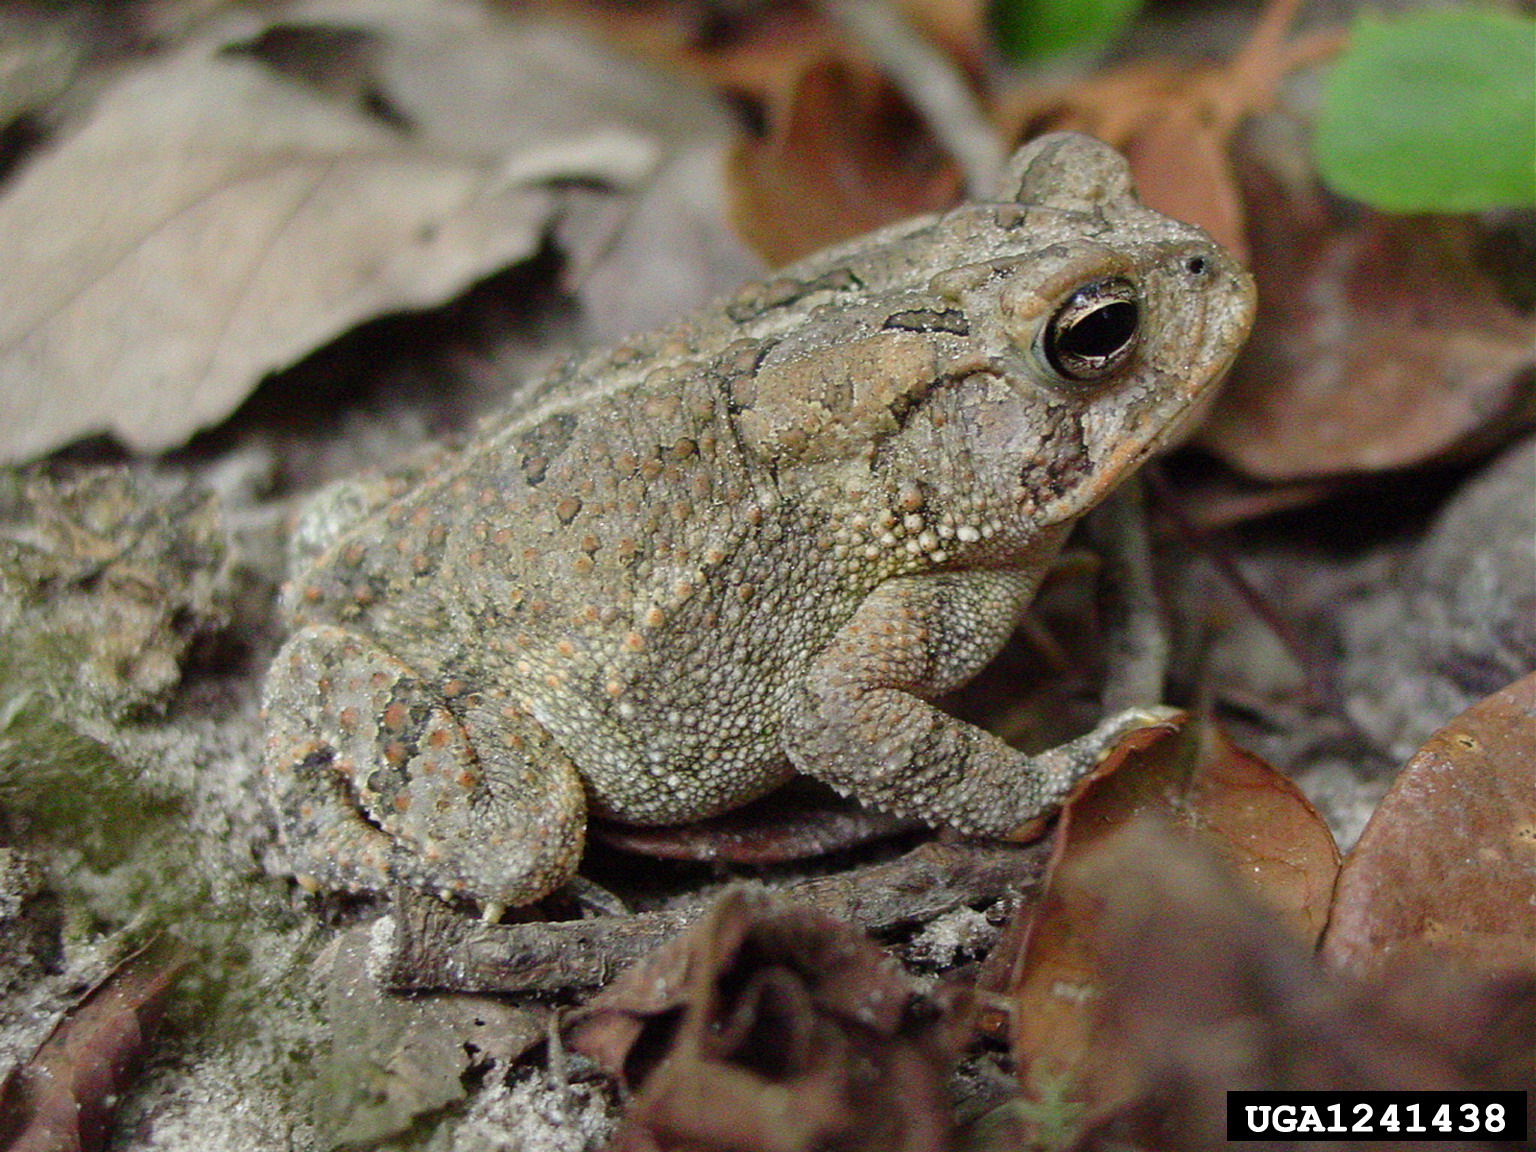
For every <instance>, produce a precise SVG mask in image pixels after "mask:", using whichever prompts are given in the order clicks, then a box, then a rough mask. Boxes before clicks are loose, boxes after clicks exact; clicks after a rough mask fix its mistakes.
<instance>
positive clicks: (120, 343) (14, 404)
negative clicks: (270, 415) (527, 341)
mask: <svg viewBox="0 0 1536 1152" xmlns="http://www.w3.org/2000/svg"><path fill="white" fill-rule="evenodd" d="M548 195H549V194H548V193H546V192H543V191H533V190H528V189H509V188H505V187H499V186H498V182H497V176H496V174H495V173H494V172H493V171H491V170H490V169H489V168H488V167H487V166H482V165H476V164H472V163H467V162H464V161H462V160H458V159H452V158H442V157H437V156H432V155H425V154H422V153H421V152H419V151H417V150H415V149H413V148H411V147H410V146H409V145H407V144H405V143H403V142H402V140H401V139H400V138H398V137H397V136H396V135H395V134H394V133H392V132H391V131H390V130H389V129H387V128H386V127H384V126H383V125H382V124H379V123H370V122H368V121H367V120H365V119H364V118H363V117H362V116H360V115H356V114H353V113H351V112H348V111H346V110H343V109H340V108H335V107H331V106H329V105H327V104H326V103H324V102H323V101H321V100H320V99H318V98H316V97H313V96H311V95H309V94H308V93H306V92H305V91H304V90H303V89H301V88H300V87H298V86H297V85H294V84H290V83H287V82H284V81H282V80H279V79H277V78H275V77H274V76H273V75H272V74H270V73H269V72H267V71H266V70H265V69H263V67H262V66H261V65H259V64H257V63H255V62H253V61H251V60H245V59H239V58H231V57H223V56H220V55H218V54H217V53H216V52H215V51H214V49H213V48H211V47H209V46H203V47H199V48H196V49H192V50H189V51H187V52H184V53H182V54H181V55H178V56H175V57H172V58H169V59H166V60H162V61H159V62H157V63H154V64H151V65H148V66H146V67H144V68H142V69H140V70H138V71H136V72H134V73H132V74H130V75H129V76H127V77H126V78H125V79H124V80H123V81H122V82H121V83H120V84H119V85H118V86H117V87H116V88H114V89H113V90H112V91H110V92H109V93H107V94H106V95H105V96H104V97H103V98H102V100H101V102H100V103H99V104H98V105H97V107H96V108H95V110H94V112H93V115H92V117H91V119H90V122H89V123H87V124H86V125H85V127H83V128H82V129H81V130H80V131H79V132H78V133H76V134H75V135H74V136H72V137H69V138H68V139H66V140H65V141H64V142H63V143H62V144H61V145H60V146H59V147H57V148H55V149H54V150H52V151H51V152H48V153H46V154H44V155H42V156H40V157H39V158H38V159H37V160H36V161H34V162H33V163H32V164H31V165H30V166H29V167H28V168H27V169H26V170H25V171H24V172H23V173H22V174H21V176H20V177H19V178H18V179H17V180H16V181H15V182H14V183H13V184H12V185H11V186H10V187H9V188H8V189H7V190H6V192H5V194H4V195H3V196H0V263H3V264H4V265H5V268H6V275H5V276H4V277H3V278H0V428H3V429H4V434H3V438H0V458H3V459H9V460H16V459H22V458H27V457H31V456H35V455H37V454H39V453H42V452H46V451H48V450H49V449H51V448H54V447H57V446H58V445H60V444H63V443H66V442H67V441H69V440H72V439H75V438H77V437H80V436H84V435H87V434H90V433H94V432H99V431H111V432H113V433H115V434H116V435H117V436H119V437H120V438H121V439H122V440H123V441H124V442H125V443H126V444H127V445H129V446H130V447H132V448H134V449H138V450H142V451H153V450H157V449H163V448H166V447H170V446H172V445H174V444H177V443H179V442H181V441H182V440H185V439H186V438H187V437H188V436H189V435H191V433H192V432H194V431H196V430H197V429H198V428H201V427H203V426H206V425H208V424H210V423H213V422H215V421H217V420H220V419H222V418H223V417H224V416H225V415H227V414H228V413H229V412H230V411H231V410H232V409H233V408H234V407H235V405H236V404H238V403H239V402H240V400H241V399H242V398H243V397H244V396H245V394H246V393H247V392H248V391H249V390H250V388H252V387H253V386H254V384H255V382H256V381H257V380H259V379H260V378H261V376H262V375H263V374H264V373H266V372H269V371H271V370H273V369H276V368H280V367H283V366H285V365H287V364H290V363H292V362H293V361H295V360H296V359H298V358H299V357H301V356H303V355H304V354H305V353H307V352H309V351H310V350H312V349H313V348H315V347H316V346H317V345H319V344H321V343H323V342H325V341H327V340H329V339H331V338H333V337H334V336H336V335H337V334H338V333H340V332H341V331H343V330H345V329H346V328H348V327H349V326H351V325H353V324H355V323H357V322H358V321H359V320H361V319H364V318H366V317H369V316H374V315H377V314H379V313H381V312H385V311H390V310H394V309H401V308H411V307H421V306H425V305H429V304H435V303H439V302H441V301H443V300H444V299H446V298H448V297H449V296H450V295H452V294H453V293H454V292H456V291H458V290H460V289H461V288H462V287H463V286H464V285H465V284H467V283H468V282H470V281H472V280H474V279H475V278H477V277H479V276H482V275H485V274H486V273H488V272H490V271H492V270H493V269H496V268H499V267H502V266H504V265H506V264H507V263H509V262H511V261H514V260H516V259H519V258H521V257H523V256H526V255H527V254H529V253H530V252H532V251H533V250H534V248H535V247H536V246H537V244H538V238H539V235H540V229H541V227H542V224H543V221H544V218H545V216H546V214H547V212H548V204H549V201H548Z"/></svg>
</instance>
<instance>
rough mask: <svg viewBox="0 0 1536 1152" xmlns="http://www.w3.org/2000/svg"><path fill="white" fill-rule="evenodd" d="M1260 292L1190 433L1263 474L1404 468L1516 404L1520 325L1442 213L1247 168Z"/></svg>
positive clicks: (1465, 226) (1291, 477)
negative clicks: (1294, 187)
mask: <svg viewBox="0 0 1536 1152" xmlns="http://www.w3.org/2000/svg"><path fill="white" fill-rule="evenodd" d="M1244 179H1245V183H1246V184H1247V186H1248V189H1249V196H1248V199H1249V202H1250V203H1251V204H1253V205H1255V206H1256V207H1257V208H1258V209H1259V210H1257V211H1256V212H1255V213H1254V218H1253V222H1252V228H1251V230H1250V238H1251V240H1252V243H1253V270H1254V275H1255V276H1256V277H1257V279H1258V284H1259V296H1260V297H1261V298H1262V299H1263V301H1264V307H1263V308H1262V309H1261V310H1260V315H1259V319H1258V321H1257V323H1256V324H1255V326H1254V330H1253V335H1252V337H1251V338H1250V339H1249V341H1248V346H1247V348H1246V349H1245V350H1244V352H1243V355H1242V358H1241V360H1240V361H1239V363H1238V366H1237V368H1236V369H1235V370H1234V371H1233V374H1232V378H1231V380H1230V381H1229V382H1228V384H1227V387H1226V388H1225V389H1224V390H1223V391H1222V393H1221V396H1220V398H1219V399H1218V400H1217V403H1216V407H1215V408H1214V409H1213V411H1212V413H1211V417H1210V419H1209V420H1208V421H1207V422H1206V424H1205V426H1204V427H1203V428H1202V430H1201V432H1200V433H1199V436H1198V442H1199V443H1201V444H1202V445H1204V446H1205V447H1207V448H1209V449H1210V450H1211V451H1213V452H1215V453H1216V454H1217V455H1218V456H1220V457H1221V458H1222V459H1223V460H1225V461H1226V462H1227V463H1229V464H1230V465H1232V467H1234V468H1236V469H1238V470H1239V471H1241V472H1243V473H1245V474H1247V475H1249V476H1252V477H1255V478H1258V479H1261V480H1266V481H1298V480H1314V479H1318V478H1322V477H1329V476H1338V475H1341V474H1347V473H1359V472H1376V471H1381V470H1384V469H1389V468H1404V467H1408V466H1410V465H1414V464H1419V463H1423V462H1425V461H1428V460H1433V459H1436V458H1438V457H1442V456H1445V455H1447V454H1449V453H1454V452H1456V451H1458V450H1464V449H1466V448H1467V447H1469V446H1472V445H1476V444H1479V443H1482V442H1485V441H1486V440H1487V439H1489V438H1490V437H1492V436H1495V435H1497V434H1498V433H1499V432H1500V431H1502V430H1503V428H1504V427H1505V426H1507V425H1508V423H1509V422H1510V421H1511V420H1512V419H1515V418H1518V417H1519V416H1520V415H1521V414H1522V413H1523V412H1525V411H1527V410H1528V408H1529V405H1530V403H1531V394H1530V386H1529V384H1528V383H1524V382H1523V381H1525V380H1528V378H1529V374H1530V372H1531V369H1532V367H1533V365H1536V344H1533V341H1532V339H1531V324H1530V320H1529V319H1528V318H1526V317H1522V316H1520V315H1519V314H1518V313H1517V312H1515V311H1514V309H1512V308H1511V307H1510V306H1509V305H1508V304H1506V303H1505V302H1504V301H1503V300H1502V299H1501V298H1500V297H1499V294H1498V291H1497V289H1496V288H1495V287H1494V285H1493V283H1492V281H1491V280H1490V278H1489V277H1488V276H1487V275H1486V274H1485V273H1484V272H1483V271H1481V270H1480V269H1479V268H1478V267H1477V264H1476V260H1475V258H1474V255H1473V251H1474V245H1475V243H1476V225H1475V223H1474V222H1473V221H1471V220H1469V219H1457V218H1450V217H1439V218H1436V217H1423V216H1417V217H1403V216H1386V215H1382V214H1379V213H1374V212H1369V211H1367V210H1364V209H1358V210H1354V211H1352V212H1351V213H1350V214H1349V215H1348V216H1343V215H1341V213H1340V211H1339V210H1338V209H1330V208H1329V207H1327V206H1326V205H1325V202H1324V201H1323V199H1322V197H1321V194H1320V193H1318V192H1316V191H1314V190H1303V191H1300V192H1287V191H1285V190H1284V189H1282V188H1281V186H1280V185H1279V184H1278V182H1276V181H1275V180H1273V179H1272V178H1270V177H1268V176H1266V175H1264V174H1263V173H1261V172H1259V171H1257V170H1250V171H1245V172H1244Z"/></svg>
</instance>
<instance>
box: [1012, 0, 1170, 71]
mask: <svg viewBox="0 0 1536 1152" xmlns="http://www.w3.org/2000/svg"><path fill="white" fill-rule="evenodd" d="M1141 5H1142V0H993V2H992V4H991V5H990V6H989V9H988V17H989V20H990V22H991V25H992V34H993V37H994V39H995V40H996V42H997V46H998V48H999V50H1001V51H1002V53H1003V55H1005V56H1007V57H1008V58H1009V59H1012V60H1041V59H1044V58H1045V57H1048V56H1055V55H1057V54H1059V53H1062V52H1074V51H1076V52H1085V51H1092V50H1094V49H1096V48H1102V47H1103V46H1104V45H1106V44H1108V43H1109V42H1110V41H1111V40H1113V39H1114V38H1115V37H1116V36H1118V35H1119V34H1120V32H1121V30H1122V29H1124V28H1125V26H1126V25H1127V24H1129V23H1130V22H1131V21H1132V20H1133V19H1134V18H1135V16H1136V13H1137V12H1139V11H1140V10H1141Z"/></svg>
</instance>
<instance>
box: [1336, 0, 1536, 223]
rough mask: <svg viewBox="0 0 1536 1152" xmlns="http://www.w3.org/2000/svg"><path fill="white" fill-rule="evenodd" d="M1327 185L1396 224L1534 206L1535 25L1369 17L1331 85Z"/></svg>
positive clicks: (1443, 15) (1453, 15)
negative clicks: (1401, 217)
mask: <svg viewBox="0 0 1536 1152" xmlns="http://www.w3.org/2000/svg"><path fill="white" fill-rule="evenodd" d="M1312 150H1313V159H1314V160H1315V162H1316V164H1317V169H1318V171H1319V172H1320V173H1321V174H1322V178H1323V180H1324V182H1326V183H1327V184H1328V186H1329V187H1330V188H1332V189H1333V190H1334V191H1336V192H1341V193H1343V194H1344V195H1346V196H1351V197H1353V198H1354V199H1356V200H1361V201H1363V202H1365V203H1366V204H1369V205H1371V206H1372V207H1374V208H1380V209H1383V210H1385V211H1389V212H1472V211H1477V210H1480V209H1483V208H1496V207H1505V206H1515V205H1523V204H1532V203H1536V20H1530V19H1525V18H1522V17H1519V16H1512V15H1505V14H1503V13H1498V12H1487V11H1477V10H1467V9H1460V10H1439V11H1429V12H1422V13H1419V14H1418V15H1416V16H1413V17H1411V18H1408V19H1403V20H1394V21H1381V20H1375V19H1372V18H1371V17H1368V16H1362V17H1361V18H1360V19H1359V20H1358V21H1357V22H1356V24H1355V27H1354V30H1353V33H1352V34H1351V37H1350V43H1349V47H1348V48H1347V49H1346V50H1345V51H1344V53H1343V55H1341V56H1340V57H1339V59H1338V61H1337V62H1336V63H1335V65H1334V67H1333V69H1332V70H1331V71H1330V73H1329V74H1328V77H1327V80H1326V81H1325V83H1324V85H1323V102H1322V108H1321V110H1320V112H1319V115H1318V122H1317V132H1316V135H1315V136H1314V138H1313V142H1312Z"/></svg>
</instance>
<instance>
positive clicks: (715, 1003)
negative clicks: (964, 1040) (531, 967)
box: [571, 886, 957, 1152]
mask: <svg viewBox="0 0 1536 1152" xmlns="http://www.w3.org/2000/svg"><path fill="white" fill-rule="evenodd" d="M951 1031H953V1030H952V1029H950V1028H948V1027H947V1026H946V1024H945V1022H944V1019H943V1016H942V1013H941V1011H940V1009H939V1008H938V1006H936V1005H935V1004H934V1003H933V1002H932V1001H929V1000H927V999H925V998H923V997H921V996H920V995H919V994H918V993H917V992H916V990H915V989H914V988H912V986H911V985H910V983H909V982H908V981H907V979H906V977H905V976H904V975H903V974H902V973H901V971H900V970H899V968H897V967H896V965H895V964H894V962H893V961H892V960H891V959H890V958H889V957H888V956H886V955H885V954H884V953H883V952H882V951H881V950H880V949H879V948H878V947H877V946H876V945H875V944H874V943H873V942H872V941H870V940H869V939H868V938H867V937H865V936H864V935H863V934H862V933H860V932H859V931H858V930H857V929H854V928H852V927H850V926H849V925H847V924H844V923H843V922H841V921H839V920H834V919H833V918H832V917H830V916H827V915H825V914H824V913H821V912H816V911H814V910H811V909H808V908H803V907H796V906H794V905H792V904H789V903H787V902H783V901H780V900H777V899H775V898H773V897H771V896H770V895H768V894H767V893H766V892H763V891H762V890H760V889H755V888H751V887H747V886H740V887H737V888H733V889H731V890H729V891H728V892H727V893H726V894H725V895H723V896H722V897H721V898H720V900H719V901H718V902H717V903H716V905H715V906H714V908H713V909H712V910H711V911H710V913H709V915H708V916H707V917H706V919H705V920H703V921H701V922H700V923H699V924H697V925H695V926H694V927H693V928H691V929H690V930H689V931H688V932H687V933H686V934H685V935H683V936H681V937H679V938H677V939H675V940H674V941H672V942H671V943H670V944H667V945H666V946H664V947H663V948H660V949H658V950H657V951H656V952H654V953H652V954H651V956H649V957H648V958H646V959H645V960H642V961H641V962H640V963H639V964H637V965H635V966H634V967H633V968H631V969H630V970H629V971H628V972H626V973H625V974H624V975H623V976H621V977H620V978H619V979H618V980H617V981H615V982H614V983H613V984H612V985H611V986H610V987H609V988H608V989H606V990H605V991H604V992H603V993H602V994H601V995H600V996H599V997H598V998H597V999H595V1000H594V1001H592V1003H591V1004H590V1005H588V1006H587V1008H585V1009H583V1010H582V1012H581V1014H580V1016H579V1018H578V1019H577V1021H576V1023H575V1024H574V1025H573V1026H572V1033H571V1043H572V1046H573V1047H575V1048H576V1049H578V1050H579V1051H582V1052H584V1053H586V1054H587V1055H589V1056H591V1057H592V1058H593V1059H595V1060H597V1061H598V1063H599V1064H600V1065H602V1066H603V1067H604V1068H605V1069H606V1070H607V1071H609V1072H610V1074H612V1075H615V1076H618V1077H621V1078H622V1079H624V1080H625V1081H626V1082H627V1083H629V1084H630V1085H631V1086H633V1087H635V1089H636V1095H635V1098H634V1100H633V1101H632V1103H631V1105H630V1108H629V1110H628V1112H627V1113H626V1117H625V1120H624V1123H623V1125H622V1126H621V1127H620V1129H619V1131H618V1132H617V1133H615V1135H614V1138H613V1141H612V1142H611V1143H610V1144H609V1145H608V1147H609V1150H610V1152H639V1150H641V1149H647V1150H649V1149H658V1150H662V1152H685V1150H686V1152H811V1150H812V1149H818V1148H826V1147H830V1146H832V1145H833V1144H834V1143H835V1145H836V1147H838V1148H839V1149H847V1150H848V1152H943V1150H944V1149H946V1148H947V1147H948V1134H949V1125H950V1121H949V1105H948V1101H947V1099H946V1097H945V1094H944V1089H943V1075H944V1069H945V1067H946V1065H947V1063H948V1060H949V1059H950V1058H951V1057H952V1055H953V1053H954V1050H955V1047H956V1045H955V1041H956V1039H957V1037H956V1036H954V1035H951V1034H950V1033H951Z"/></svg>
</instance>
